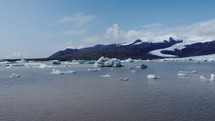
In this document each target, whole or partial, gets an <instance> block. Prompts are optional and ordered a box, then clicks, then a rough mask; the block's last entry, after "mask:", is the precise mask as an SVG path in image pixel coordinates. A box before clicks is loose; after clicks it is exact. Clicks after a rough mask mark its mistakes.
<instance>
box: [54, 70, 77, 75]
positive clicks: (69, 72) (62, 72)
mask: <svg viewBox="0 0 215 121" xmlns="http://www.w3.org/2000/svg"><path fill="white" fill-rule="evenodd" d="M76 73H77V72H75V71H73V70H67V71H60V70H57V69H52V72H51V73H50V74H76Z"/></svg>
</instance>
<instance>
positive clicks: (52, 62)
mask: <svg viewBox="0 0 215 121" xmlns="http://www.w3.org/2000/svg"><path fill="white" fill-rule="evenodd" d="M51 64H53V65H60V64H61V61H59V60H52V61H51Z"/></svg>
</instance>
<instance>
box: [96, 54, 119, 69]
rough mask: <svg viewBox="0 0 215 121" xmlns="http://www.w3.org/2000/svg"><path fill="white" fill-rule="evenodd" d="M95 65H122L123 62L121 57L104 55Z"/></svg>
mask: <svg viewBox="0 0 215 121" xmlns="http://www.w3.org/2000/svg"><path fill="white" fill-rule="evenodd" d="M95 67H122V64H121V60H119V59H116V58H112V59H110V58H108V57H103V56H102V57H101V58H99V59H98V60H97V61H96V62H95Z"/></svg>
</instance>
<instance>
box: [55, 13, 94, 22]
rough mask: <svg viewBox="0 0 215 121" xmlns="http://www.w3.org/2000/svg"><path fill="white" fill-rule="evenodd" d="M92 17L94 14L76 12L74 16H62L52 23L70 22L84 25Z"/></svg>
mask: <svg viewBox="0 0 215 121" xmlns="http://www.w3.org/2000/svg"><path fill="white" fill-rule="evenodd" d="M93 19H95V16H94V15H86V14H83V13H77V14H75V15H74V16H66V17H63V18H61V19H59V20H57V21H55V22H54V23H53V24H52V25H54V24H65V23H71V24H75V25H85V24H87V23H89V22H91V21H92V20H93Z"/></svg>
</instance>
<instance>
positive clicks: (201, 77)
mask: <svg viewBox="0 0 215 121" xmlns="http://www.w3.org/2000/svg"><path fill="white" fill-rule="evenodd" d="M199 78H200V79H201V80H208V79H207V78H205V77H204V76H200V77H199Z"/></svg>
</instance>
